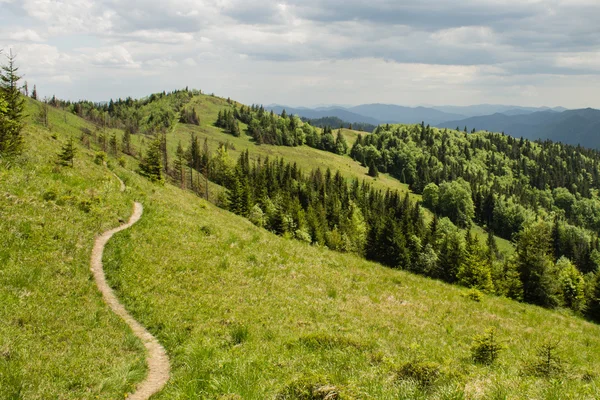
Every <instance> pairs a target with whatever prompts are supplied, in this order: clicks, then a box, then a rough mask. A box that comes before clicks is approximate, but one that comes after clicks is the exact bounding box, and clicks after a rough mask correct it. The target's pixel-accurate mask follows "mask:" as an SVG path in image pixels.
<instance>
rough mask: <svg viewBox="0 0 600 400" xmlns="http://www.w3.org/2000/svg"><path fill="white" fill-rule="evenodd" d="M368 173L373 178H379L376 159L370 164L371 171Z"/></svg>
mask: <svg viewBox="0 0 600 400" xmlns="http://www.w3.org/2000/svg"><path fill="white" fill-rule="evenodd" d="M367 173H368V175H369V176H371V177H373V178H377V177H378V176H379V171H378V170H377V166H376V165H375V162H374V161H371V163H370V164H369V171H368V172H367Z"/></svg>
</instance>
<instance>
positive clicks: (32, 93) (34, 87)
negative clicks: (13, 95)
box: [31, 85, 38, 100]
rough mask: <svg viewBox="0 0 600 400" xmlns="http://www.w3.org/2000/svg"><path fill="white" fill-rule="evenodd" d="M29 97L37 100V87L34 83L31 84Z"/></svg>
mask: <svg viewBox="0 0 600 400" xmlns="http://www.w3.org/2000/svg"><path fill="white" fill-rule="evenodd" d="M31 98H32V99H34V100H37V98H38V95H37V87H36V86H35V85H33V92H31Z"/></svg>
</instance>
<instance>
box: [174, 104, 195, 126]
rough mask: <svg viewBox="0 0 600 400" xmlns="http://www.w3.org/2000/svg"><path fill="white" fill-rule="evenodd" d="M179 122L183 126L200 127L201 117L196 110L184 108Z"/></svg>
mask: <svg viewBox="0 0 600 400" xmlns="http://www.w3.org/2000/svg"><path fill="white" fill-rule="evenodd" d="M179 122H181V123H183V124H191V125H200V117H198V114H197V113H196V109H195V108H193V107H192V108H184V109H183V110H181V111H180V113H179Z"/></svg>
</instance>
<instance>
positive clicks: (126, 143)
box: [121, 128, 131, 155]
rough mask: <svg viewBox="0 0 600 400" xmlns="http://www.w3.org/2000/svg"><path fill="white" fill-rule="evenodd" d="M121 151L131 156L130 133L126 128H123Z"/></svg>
mask: <svg viewBox="0 0 600 400" xmlns="http://www.w3.org/2000/svg"><path fill="white" fill-rule="evenodd" d="M121 151H122V152H123V153H125V154H129V155H131V133H130V132H129V129H128V128H125V132H124V133H123V140H122V141H121Z"/></svg>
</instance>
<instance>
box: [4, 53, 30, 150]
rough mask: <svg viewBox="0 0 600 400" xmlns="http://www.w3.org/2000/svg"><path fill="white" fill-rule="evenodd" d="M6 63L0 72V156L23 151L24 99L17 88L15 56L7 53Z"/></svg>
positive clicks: (17, 77) (18, 77)
mask: <svg viewBox="0 0 600 400" xmlns="http://www.w3.org/2000/svg"><path fill="white" fill-rule="evenodd" d="M7 58H8V64H7V65H3V66H2V71H1V72H0V156H2V155H4V156H16V155H18V154H20V153H21V152H22V151H23V137H22V136H21V130H22V129H23V112H24V109H25V100H24V99H23V96H22V94H21V91H20V88H19V80H20V79H21V76H19V75H18V70H19V68H17V67H16V65H15V58H16V56H15V55H13V54H12V52H10V53H9V55H8V56H7Z"/></svg>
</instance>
